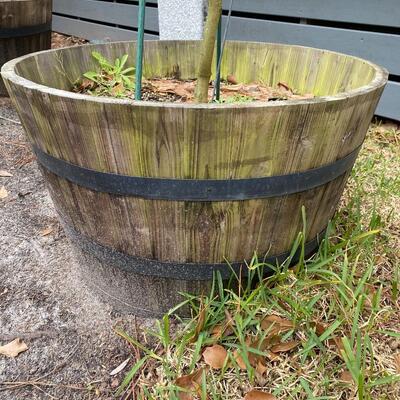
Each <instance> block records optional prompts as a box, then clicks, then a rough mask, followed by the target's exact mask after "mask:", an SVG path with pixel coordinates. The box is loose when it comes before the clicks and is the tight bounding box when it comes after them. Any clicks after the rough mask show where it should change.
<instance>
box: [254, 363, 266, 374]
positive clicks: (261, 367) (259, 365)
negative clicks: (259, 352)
mask: <svg viewBox="0 0 400 400" xmlns="http://www.w3.org/2000/svg"><path fill="white" fill-rule="evenodd" d="M267 369H268V368H267V366H266V365H265V364H264V363H263V362H262V361H261V360H259V361H258V363H257V366H256V371H257V372H258V373H259V374H261V375H264V373H265V371H266V370H267Z"/></svg>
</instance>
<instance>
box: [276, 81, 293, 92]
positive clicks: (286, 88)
mask: <svg viewBox="0 0 400 400" xmlns="http://www.w3.org/2000/svg"><path fill="white" fill-rule="evenodd" d="M278 88H283V89H285V90H287V91H288V92H292V93H293V90H292V89H291V88H290V86H289V85H288V84H287V83H286V82H279V83H278Z"/></svg>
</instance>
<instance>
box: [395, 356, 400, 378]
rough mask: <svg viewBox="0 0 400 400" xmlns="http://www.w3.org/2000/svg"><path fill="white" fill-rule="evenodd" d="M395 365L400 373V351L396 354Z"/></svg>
mask: <svg viewBox="0 0 400 400" xmlns="http://www.w3.org/2000/svg"><path fill="white" fill-rule="evenodd" d="M394 366H395V368H396V372H397V373H398V374H400V353H397V354H395V355H394Z"/></svg>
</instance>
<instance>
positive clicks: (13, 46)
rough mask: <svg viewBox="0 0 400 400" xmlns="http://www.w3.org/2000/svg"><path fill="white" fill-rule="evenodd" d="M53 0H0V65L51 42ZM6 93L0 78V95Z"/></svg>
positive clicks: (48, 46) (44, 46)
mask: <svg viewBox="0 0 400 400" xmlns="http://www.w3.org/2000/svg"><path fill="white" fill-rule="evenodd" d="M51 20H52V0H0V67H1V66H2V65H3V64H4V63H5V62H7V61H9V60H12V59H14V58H16V57H20V56H23V55H25V54H29V53H33V52H36V51H39V50H46V49H49V48H50V46H51ZM5 95H7V91H6V88H5V87H4V84H3V81H2V80H1V78H0V96H5Z"/></svg>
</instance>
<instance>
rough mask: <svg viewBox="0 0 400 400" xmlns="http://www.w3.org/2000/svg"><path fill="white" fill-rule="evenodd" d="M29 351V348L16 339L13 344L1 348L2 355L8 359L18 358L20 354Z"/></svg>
mask: <svg viewBox="0 0 400 400" xmlns="http://www.w3.org/2000/svg"><path fill="white" fill-rule="evenodd" d="M26 350H28V346H27V345H26V344H25V343H24V342H23V341H22V340H21V339H19V338H17V339H14V340H13V341H12V342H10V343H7V344H6V345H4V346H0V354H3V355H4V356H6V357H17V355H18V354H19V353H22V352H24V351H26Z"/></svg>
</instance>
